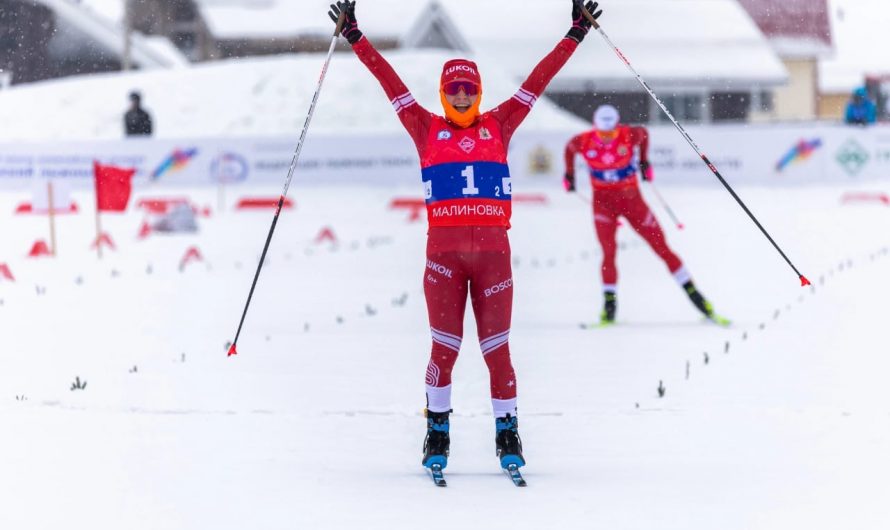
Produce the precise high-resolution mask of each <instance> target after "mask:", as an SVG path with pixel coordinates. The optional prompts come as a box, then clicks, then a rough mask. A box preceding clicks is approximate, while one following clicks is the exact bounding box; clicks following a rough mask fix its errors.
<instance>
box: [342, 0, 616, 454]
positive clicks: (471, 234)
mask: <svg viewBox="0 0 890 530" xmlns="http://www.w3.org/2000/svg"><path fill="white" fill-rule="evenodd" d="M586 7H587V9H588V11H589V12H590V13H595V16H599V15H600V14H601V11H600V12H596V7H597V4H596V3H594V2H588V3H587V6H586ZM342 11H345V14H346V22H345V24H344V26H343V31H342V35H343V36H344V37H345V38H346V39H347V40H348V41H349V43H350V44H351V45H352V49H353V51H354V52H355V53H356V55H358V57H359V59H360V60H361V61H362V63H364V64H365V66H367V68H368V70H370V71H371V73H372V74H373V75H374V76H375V77H376V78H377V80H378V81H379V82H380V84H381V86H382V87H383V90H384V91H385V92H386V95H387V97H388V98H389V99H390V101H391V102H392V105H393V107H394V108H395V111H396V113H397V114H398V116H399V119H400V120H401V122H402V125H404V127H405V129H406V130H407V131H408V134H410V135H411V138H412V139H413V140H414V144H415V145H416V147H417V152H418V154H419V155H420V165H421V174H422V179H423V185H424V191H425V196H426V207H427V218H428V220H429V232H428V236H427V237H428V239H427V255H426V269H425V271H424V293H425V295H426V303H427V310H428V313H429V321H430V331H431V334H432V352H431V355H430V361H429V365H428V367H427V371H426V398H427V406H426V417H427V435H426V438H425V440H424V451H423V453H424V454H423V465H424V466H426V467H430V468H433V467H438V468H444V467H445V466H446V465H447V457H448V450H449V444H450V439H449V422H448V415H449V413H450V412H451V371H452V368H453V367H454V363H455V361H456V360H457V356H458V352H459V351H460V346H461V341H462V340H463V321H464V310H465V308H466V301H467V297H469V298H470V301H471V303H472V305H473V312H474V314H475V316H476V325H477V328H478V331H479V345H480V347H481V348H482V355H483V356H484V357H485V362H486V364H487V365H488V369H489V373H490V383H491V402H492V408H493V409H494V416H495V446H496V452H497V455H498V457H499V458H500V462H501V466H502V467H504V468H505V469H506V468H508V467H510V466H511V465H512V466H517V467H519V466H522V465H524V464H525V460H524V459H523V456H522V444H521V441H520V439H519V432H518V423H517V419H516V375H515V373H514V371H513V365H512V364H511V362H510V349H509V345H508V339H509V335H510V317H511V312H512V305H513V275H512V270H511V263H510V243H509V241H508V238H507V229H508V228H510V213H511V203H510V199H511V194H512V182H511V179H510V170H509V168H508V166H507V147H508V145H509V144H510V139H511V138H512V136H513V133H514V132H515V131H516V128H517V127H518V126H519V124H520V123H522V121H523V120H524V119H525V117H526V116H527V115H528V113H529V112H530V111H531V109H532V106H533V105H534V104H535V101H536V100H537V98H538V97H540V95H541V94H542V93H543V92H544V89H545V87H546V86H547V84H548V83H549V82H550V80H551V79H552V78H553V76H554V75H556V73H557V72H558V71H559V70H560V68H562V66H563V65H564V64H565V63H566V61H567V60H568V59H569V57H571V55H572V53H573V52H574V51H575V49H576V48H577V47H578V43H580V42H581V41H582V40H583V39H584V37H585V35H586V34H587V32H588V31H589V29H590V27H591V24H590V23H589V22H588V21H587V20H586V19H585V18H584V17H583V16H582V12H581V3H580V1H579V0H573V1H572V19H573V22H572V26H571V28H570V29H569V31H568V33H567V34H566V36H565V38H563V39H561V40H560V42H559V44H557V45H556V48H554V50H553V51H551V52H550V53H549V54H548V55H547V56H546V57H545V58H544V59H543V60H542V61H541V62H540V63H539V64H538V65H537V66H536V67H535V69H534V70H533V71H532V73H531V75H530V76H529V77H528V79H527V80H526V81H525V82H524V83H523V84H522V87H521V88H520V89H519V90H518V91H517V92H516V93H515V94H514V95H513V97H511V98H510V99H508V100H507V101H505V102H503V103H501V104H500V105H498V106H497V107H495V108H494V109H493V110H491V111H488V112H484V113H481V112H480V111H479V106H480V103H481V101H482V78H481V76H480V74H479V69H478V68H477V67H476V64H475V63H473V62H472V61H469V60H466V59H455V60H451V61H448V62H447V63H445V65H444V66H443V68H442V75H441V82H440V98H441V102H442V107H443V109H444V111H445V115H444V116H440V115H437V114H433V113H431V112H430V111H428V110H426V109H424V108H423V107H421V106H420V105H419V104H418V103H417V102H416V101H415V100H414V97H413V96H412V95H411V92H409V91H408V88H407V87H406V86H405V84H404V83H403V82H402V80H401V79H400V78H399V76H398V75H397V74H396V72H395V71H394V70H393V68H392V67H391V66H390V65H389V63H387V61H386V60H385V59H384V58H383V57H382V56H381V55H380V53H378V52H377V50H376V49H374V47H373V46H372V45H371V43H370V42H368V39H367V38H365V37H364V36H363V35H362V32H361V31H360V30H359V28H358V23H357V22H356V16H355V2H349V1H341V2H337V5H336V6H334V5H332V6H331V11H330V13H329V14H330V16H331V18H333V19H334V20H336V19H337V18H338V16H339V15H340V13H341V12H342Z"/></svg>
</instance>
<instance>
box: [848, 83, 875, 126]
mask: <svg viewBox="0 0 890 530" xmlns="http://www.w3.org/2000/svg"><path fill="white" fill-rule="evenodd" d="M877 115H878V108H877V105H875V103H874V101H872V100H870V99H868V91H867V90H866V89H865V87H859V88H857V89H856V90H854V91H853V96H852V97H851V98H850V101H848V102H847V110H846V113H845V115H844V122H845V123H847V124H849V125H863V126H864V125H871V124H872V123H874V122H875V121H876V120H877Z"/></svg>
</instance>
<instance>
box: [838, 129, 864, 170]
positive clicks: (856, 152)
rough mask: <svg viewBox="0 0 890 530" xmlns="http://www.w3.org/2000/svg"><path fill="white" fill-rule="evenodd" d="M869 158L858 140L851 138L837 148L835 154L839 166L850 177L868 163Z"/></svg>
mask: <svg viewBox="0 0 890 530" xmlns="http://www.w3.org/2000/svg"><path fill="white" fill-rule="evenodd" d="M869 158H870V157H869V154H868V151H866V150H865V148H864V147H862V145H861V144H860V143H859V142H857V141H856V140H853V139H852V138H851V139H849V140H847V141H846V142H845V143H844V144H843V145H842V146H841V147H840V149H838V152H837V155H835V159H836V160H837V162H838V164H840V165H841V167H842V168H844V171H846V172H847V174H848V175H850V176H851V177H855V176H856V175H858V174H859V172H860V171H862V168H864V167H865V166H866V165H867V164H868V160H869Z"/></svg>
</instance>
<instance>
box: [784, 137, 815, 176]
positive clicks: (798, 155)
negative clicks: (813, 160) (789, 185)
mask: <svg viewBox="0 0 890 530" xmlns="http://www.w3.org/2000/svg"><path fill="white" fill-rule="evenodd" d="M820 147H822V138H813V139H812V140H804V139H801V140H800V141H799V142H797V143H796V144H794V147H792V148H791V149H790V150H788V152H787V153H785V155H784V156H782V158H780V159H779V161H778V162H776V171H778V172H780V173H781V172H782V171H784V170H785V168H787V167H788V166H790V165H791V164H795V163H800V162H805V161H807V160H809V158H810V157H811V156H813V153H815V152H816V151H817V150H819V148H820Z"/></svg>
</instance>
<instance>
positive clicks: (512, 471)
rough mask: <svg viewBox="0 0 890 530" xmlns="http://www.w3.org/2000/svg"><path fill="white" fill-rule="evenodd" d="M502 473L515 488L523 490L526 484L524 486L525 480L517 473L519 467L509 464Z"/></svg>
mask: <svg viewBox="0 0 890 530" xmlns="http://www.w3.org/2000/svg"><path fill="white" fill-rule="evenodd" d="M504 473H506V474H507V476H508V477H510V480H512V481H513V485H514V486H516V487H517V488H524V487H526V486H527V485H528V484H526V482H525V479H524V478H522V473H520V472H519V466H517V465H516V464H510V465H509V466H507V467H505V468H504Z"/></svg>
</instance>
